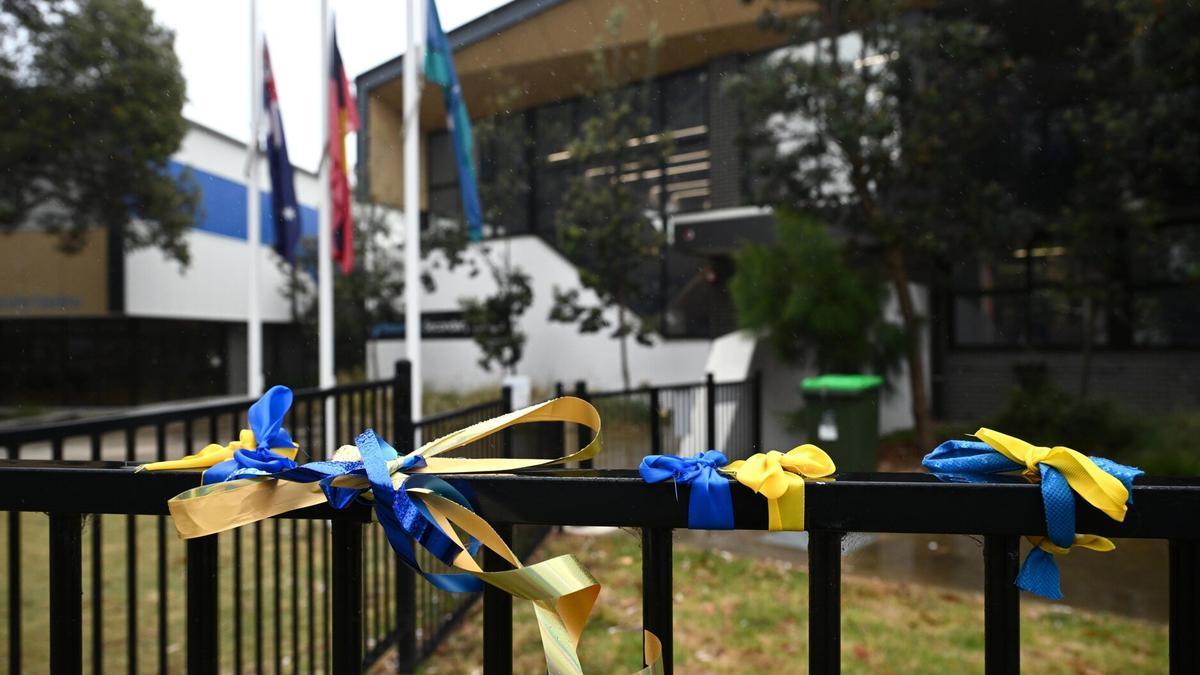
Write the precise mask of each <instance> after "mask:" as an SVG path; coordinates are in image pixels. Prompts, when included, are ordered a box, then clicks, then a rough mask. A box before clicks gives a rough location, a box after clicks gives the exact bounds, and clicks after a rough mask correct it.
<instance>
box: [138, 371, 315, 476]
mask: <svg viewBox="0 0 1200 675" xmlns="http://www.w3.org/2000/svg"><path fill="white" fill-rule="evenodd" d="M291 407H292V390H291V389H288V388H287V387H284V386H281V385H275V386H274V387H271V388H270V389H268V390H267V393H265V394H263V395H262V397H261V398H259V399H258V400H257V401H255V402H254V404H253V405H251V406H250V410H249V412H248V413H247V416H246V417H247V421H248V422H249V423H250V428H249V429H242V432H241V433H240V434H238V440H236V441H234V442H232V443H229V444H227V445H218V444H216V443H212V444H209V445H207V446H205V447H204V448H203V449H202V450H200V452H197V453H196V454H194V455H188V456H187V457H184V458H183V459H176V460H171V461H169V462H153V463H150V464H146V465H145V466H143V467H142V469H144V470H146V471H163V470H171V469H208V470H207V471H205V472H204V477H203V478H202V479H201V482H203V483H204V484H205V485H209V484H211V483H222V482H224V481H227V480H234V479H237V478H246V477H248V476H261V475H268V474H273V473H278V472H280V471H283V470H285V469H290V468H292V467H294V466H296V462H295V459H296V451H297V450H298V449H299V446H298V445H296V443H294V442H293V441H292V437H291V436H289V435H288V432H287V430H286V429H284V428H283V418H284V416H286V415H287V411H288V409H289V408H291Z"/></svg>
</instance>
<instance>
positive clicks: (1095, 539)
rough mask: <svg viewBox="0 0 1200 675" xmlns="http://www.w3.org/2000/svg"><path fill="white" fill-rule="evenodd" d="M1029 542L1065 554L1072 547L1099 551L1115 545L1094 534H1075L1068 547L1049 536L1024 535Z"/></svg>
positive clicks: (1050, 551)
mask: <svg viewBox="0 0 1200 675" xmlns="http://www.w3.org/2000/svg"><path fill="white" fill-rule="evenodd" d="M1026 539H1028V540H1029V543H1031V544H1033V545H1034V546H1036V547H1038V548H1040V549H1042V550H1043V551H1045V552H1047V553H1053V554H1054V555H1066V554H1068V553H1070V552H1071V549H1072V548H1086V549H1088V550H1091V551H1100V552H1101V553H1104V552H1107V551H1111V550H1113V549H1115V548H1116V547H1117V545H1116V544H1114V543H1112V542H1111V541H1109V540H1108V539H1105V538H1104V537H1101V536H1100V535H1096V534H1077V535H1075V541H1074V542H1073V543H1072V544H1071V547H1070V548H1063V547H1061V546H1059V545H1057V544H1055V543H1054V542H1052V541H1050V537H1026Z"/></svg>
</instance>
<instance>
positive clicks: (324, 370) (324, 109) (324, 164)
mask: <svg viewBox="0 0 1200 675" xmlns="http://www.w3.org/2000/svg"><path fill="white" fill-rule="evenodd" d="M330 45H331V41H330V39H329V3H328V0H321V138H322V139H323V140H322V143H321V166H320V175H319V177H318V179H317V180H318V183H319V184H320V186H321V190H320V194H321V203H320V209H319V218H318V224H317V305H318V310H317V328H318V338H317V343H318V347H317V352H318V363H319V384H320V386H321V388H322V389H326V388H329V387H332V386H334V384H335V383H336V382H335V378H334V370H333V257H332V256H333V232H331V231H330V229H329V227H330V204H331V199H330V196H329V171H330V167H329V86H330V85H329V73H330V67H331V65H330ZM322 426H323V427H324V429H325V438H324V441H325V453H326V456H329V455H332V454H333V451H334V450H335V449H336V445H335V439H334V429H333V397H332V396H330V397H327V398H326V399H325V417H324V423H323V425H322Z"/></svg>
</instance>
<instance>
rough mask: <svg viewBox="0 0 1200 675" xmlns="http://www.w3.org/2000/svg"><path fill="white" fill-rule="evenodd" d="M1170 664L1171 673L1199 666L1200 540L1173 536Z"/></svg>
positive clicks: (1171, 551) (1189, 671) (1190, 670)
mask: <svg viewBox="0 0 1200 675" xmlns="http://www.w3.org/2000/svg"><path fill="white" fill-rule="evenodd" d="M1169 546H1170V593H1171V596H1170V601H1169V602H1170V605H1169V610H1168V611H1169V612H1170V624H1169V625H1170V628H1169V631H1170V632H1169V638H1168V639H1169V640H1170V643H1169V644H1170V647H1169V651H1168V654H1169V655H1170V664H1171V666H1170V667H1171V672H1172V673H1194V672H1196V668H1197V667H1198V666H1200V645H1197V644H1196V636H1197V634H1198V633H1197V627H1200V584H1197V573H1196V570H1197V568H1198V567H1200V542H1197V541H1195V540H1194V539H1172V540H1171V542H1170V544H1169Z"/></svg>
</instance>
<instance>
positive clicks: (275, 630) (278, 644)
mask: <svg viewBox="0 0 1200 675" xmlns="http://www.w3.org/2000/svg"><path fill="white" fill-rule="evenodd" d="M270 522H271V567H272V568H273V569H272V571H271V596H272V598H271V609H272V610H273V612H274V614H275V620H274V621H273V622H272V623H271V643H272V647H273V648H272V650H271V653H272V655H273V656H274V657H275V671H274V672H275V673H276V675H278V673H279V672H280V670H279V669H280V667H281V664H282V662H283V588H281V586H280V583H279V581H280V578H281V577H282V576H283V539H282V537H280V536H279V527H280V525H279V519H278V518H272V519H271V521H270ZM259 581H261V577H259Z"/></svg>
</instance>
